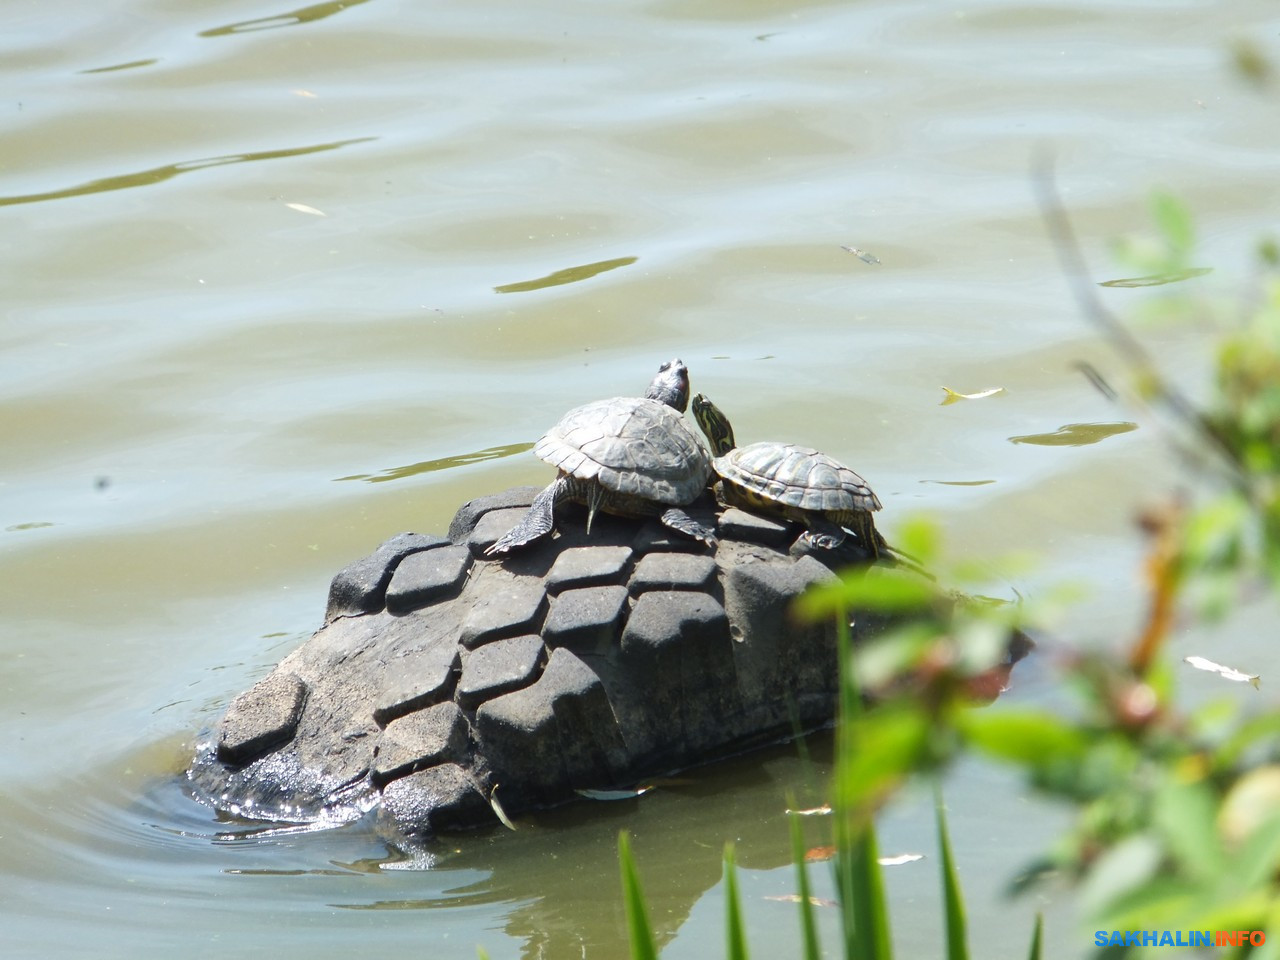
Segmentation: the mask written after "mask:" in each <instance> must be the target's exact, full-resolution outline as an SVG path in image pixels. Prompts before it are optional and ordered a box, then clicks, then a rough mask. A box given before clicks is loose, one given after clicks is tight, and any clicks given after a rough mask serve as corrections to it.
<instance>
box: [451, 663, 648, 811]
mask: <svg viewBox="0 0 1280 960" xmlns="http://www.w3.org/2000/svg"><path fill="white" fill-rule="evenodd" d="M476 731H477V734H478V738H479V742H480V745H481V749H482V750H483V752H484V754H485V756H486V757H487V758H488V760H489V766H490V771H491V777H492V781H493V783H494V784H502V783H510V784H517V783H518V784H520V785H521V789H522V791H523V792H522V793H521V794H516V795H515V796H511V797H510V799H509V800H508V802H507V807H508V809H510V810H516V809H524V808H527V807H531V806H537V805H541V804H549V803H555V802H557V801H560V800H564V799H567V798H568V797H569V796H570V795H571V794H572V790H573V789H574V788H577V787H593V786H604V785H608V784H611V783H613V782H614V781H615V778H616V777H617V775H618V773H619V772H620V771H621V770H622V769H625V766H626V763H627V759H628V757H627V752H626V748H625V745H624V744H623V742H622V737H621V734H620V733H619V732H618V729H617V720H616V718H615V717H614V714H613V709H612V707H611V706H610V704H609V698H608V696H607V695H606V694H605V690H604V685H603V684H602V683H601V682H600V678H599V677H598V676H596V675H595V673H594V672H593V671H592V670H591V668H590V667H588V666H587V665H586V664H585V663H584V662H583V661H582V660H581V659H580V658H579V657H577V656H576V655H575V654H574V653H573V652H572V651H570V650H568V649H566V648H563V647H562V648H560V649H558V650H555V651H553V652H552V654H551V658H550V659H549V660H548V661H547V666H546V669H545V670H543V672H542V676H541V677H539V678H538V679H537V681H536V682H535V683H533V684H532V685H530V686H528V687H525V688H523V689H522V690H517V691H515V692H514V693H508V694H506V695H505V696H501V697H497V698H495V699H493V700H490V701H488V702H486V703H483V704H481V705H480V709H479V710H477V711H476Z"/></svg>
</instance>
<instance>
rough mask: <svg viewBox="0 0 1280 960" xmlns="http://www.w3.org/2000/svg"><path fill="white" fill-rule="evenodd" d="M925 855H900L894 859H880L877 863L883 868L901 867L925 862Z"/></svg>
mask: <svg viewBox="0 0 1280 960" xmlns="http://www.w3.org/2000/svg"><path fill="white" fill-rule="evenodd" d="M923 859H924V854H923V853H900V854H898V855H897V856H894V857H880V858H879V859H877V860H876V863H878V864H880V866H882V867H900V866H902V865H903V864H904V863H915V862H916V861H917V860H923Z"/></svg>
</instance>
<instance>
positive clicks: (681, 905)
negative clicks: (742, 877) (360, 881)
mask: <svg viewBox="0 0 1280 960" xmlns="http://www.w3.org/2000/svg"><path fill="white" fill-rule="evenodd" d="M831 744H832V741H831V736H830V733H829V732H823V733H819V734H815V735H813V736H811V737H809V738H807V739H806V740H805V741H803V743H802V744H796V743H792V744H784V745H779V746H776V747H773V748H770V749H768V750H766V751H764V753H763V754H757V755H755V756H752V757H743V758H738V759H735V760H730V761H725V762H724V763H721V764H718V765H716V766H713V767H709V768H702V769H700V770H696V771H692V772H690V773H689V774H687V775H685V776H683V777H681V778H680V779H679V780H670V781H662V785H661V786H660V787H658V788H657V789H655V790H652V791H650V792H648V793H647V794H646V795H645V796H644V797H643V799H636V800H614V801H596V802H588V801H583V802H578V803H573V804H570V805H568V806H566V807H560V808H557V809H554V810H548V811H543V812H541V813H537V814H532V815H526V816H523V817H521V818H519V819H518V820H517V826H518V829H517V830H516V832H514V833H512V832H510V831H506V830H502V829H501V828H495V829H493V830H491V831H487V832H484V833H482V834H478V835H472V836H464V837H454V838H449V840H448V845H449V846H451V847H454V850H453V851H452V852H441V853H440V854H438V856H437V858H436V860H435V861H434V863H433V865H434V866H435V868H436V869H437V870H445V871H449V872H450V873H454V872H457V873H459V874H461V875H462V876H474V877H475V879H474V880H472V881H471V882H469V883H466V884H465V885H457V886H453V887H451V888H450V889H449V890H448V891H447V893H448V896H440V895H439V894H437V893H433V895H431V896H429V897H424V896H412V897H404V898H393V897H380V898H378V899H376V900H362V901H357V902H349V903H332V904H331V905H332V906H334V907H337V908H339V909H344V910H354V911H405V910H409V911H414V910H423V911H430V912H433V913H434V912H437V911H441V910H449V909H452V908H455V907H458V906H474V907H480V906H485V905H491V904H492V905H503V906H504V910H505V923H504V925H503V929H504V931H505V933H506V934H507V935H508V936H510V937H512V938H515V939H517V940H518V941H520V943H521V950H520V955H521V956H522V957H524V958H530V960H532V958H535V957H537V958H543V957H569V956H581V955H583V952H584V950H586V952H587V953H588V954H593V953H594V952H595V950H596V949H597V948H603V949H607V948H608V947H610V946H614V945H617V944H621V943H624V942H625V940H626V922H625V916H624V914H623V907H622V896H621V891H620V884H619V879H618V858H617V838H618V832H619V831H620V830H626V831H628V833H630V834H631V836H632V850H633V852H634V853H635V856H636V859H637V862H638V866H639V870H640V875H641V881H642V883H643V884H644V885H645V890H646V893H647V894H648V897H649V904H650V911H651V919H652V922H653V929H654V935H655V939H656V940H657V942H658V945H659V947H661V946H663V945H665V944H666V943H668V942H670V941H671V940H672V939H673V938H674V937H675V936H676V934H677V933H678V932H679V931H680V929H681V928H682V927H683V926H684V924H685V922H686V921H687V919H688V917H689V914H690V912H691V911H692V909H693V907H694V905H695V904H696V903H698V901H699V900H701V899H702V897H703V896H704V895H705V894H706V893H707V891H709V890H711V889H712V888H713V887H715V886H716V885H717V884H718V883H719V882H720V879H721V851H722V849H723V847H724V843H725V841H726V840H728V839H733V840H734V843H735V849H736V855H737V862H738V865H739V867H740V868H741V869H743V870H769V869H774V868H777V867H783V866H786V865H787V864H789V863H790V862H791V841H790V834H789V832H788V826H787V820H786V814H785V811H786V807H787V802H786V800H785V796H786V794H787V792H788V791H792V792H795V793H797V794H798V795H800V796H801V797H804V798H807V799H808V800H814V801H815V802H816V799H817V798H816V794H815V793H814V792H813V791H814V789H815V787H814V785H815V784H821V783H824V782H825V777H826V770H827V769H828V765H829V763H830V758H831ZM806 753H807V755H808V756H807V757H804V756H802V755H803V754H806ZM808 820H809V821H810V822H809V823H808V824H807V825H806V831H807V833H808V834H809V835H810V838H811V839H812V840H813V842H814V843H830V838H829V829H828V824H827V821H826V819H825V818H822V817H810V818H808ZM441 845H442V846H443V845H444V843H443V842H442V844H441ZM401 856H411V854H404V855H401ZM372 865H375V864H366V865H365V867H366V869H367V868H368V867H369V866H372ZM376 865H377V866H380V867H381V869H383V870H392V871H395V870H397V868H399V869H403V868H404V867H406V866H409V865H410V864H409V863H406V862H405V861H404V860H402V859H400V860H397V859H394V858H393V859H392V861H390V862H384V863H381V864H376ZM584 907H585V909H584Z"/></svg>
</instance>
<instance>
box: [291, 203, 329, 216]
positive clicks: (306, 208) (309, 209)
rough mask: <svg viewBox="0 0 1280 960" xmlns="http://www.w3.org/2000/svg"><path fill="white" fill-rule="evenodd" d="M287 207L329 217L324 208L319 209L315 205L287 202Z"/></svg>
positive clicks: (300, 211)
mask: <svg viewBox="0 0 1280 960" xmlns="http://www.w3.org/2000/svg"><path fill="white" fill-rule="evenodd" d="M285 206H286V207H288V208H289V209H290V210H297V211H298V212H299V213H309V214H311V215H312V216H313V217H327V216H328V214H327V213H325V212H324V211H323V210H317V209H316V208H315V207H309V206H307V205H306V204H305V203H286V204H285Z"/></svg>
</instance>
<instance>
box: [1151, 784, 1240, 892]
mask: <svg viewBox="0 0 1280 960" xmlns="http://www.w3.org/2000/svg"><path fill="white" fill-rule="evenodd" d="M1216 808H1217V803H1216V801H1215V799H1214V795H1213V793H1212V791H1210V789H1209V788H1208V787H1207V786H1206V785H1205V784H1203V783H1178V782H1176V781H1169V782H1167V783H1165V784H1164V785H1163V786H1162V787H1161V788H1160V789H1159V790H1158V791H1157V792H1156V796H1155V808H1154V810H1153V811H1152V815H1153V820H1154V821H1155V825H1156V828H1157V829H1158V830H1159V831H1160V833H1161V835H1162V836H1163V838H1164V844H1165V848H1166V849H1167V850H1169V851H1171V852H1172V853H1173V854H1174V855H1175V856H1176V857H1177V859H1178V861H1179V865H1180V866H1181V867H1182V870H1183V871H1184V872H1185V873H1186V874H1187V875H1189V876H1211V875H1213V874H1216V873H1218V872H1219V871H1220V870H1221V869H1222V866H1223V853H1222V845H1221V844H1220V843H1219V842H1218V830H1217V824H1216V823H1215V820H1216V814H1215V811H1216Z"/></svg>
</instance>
